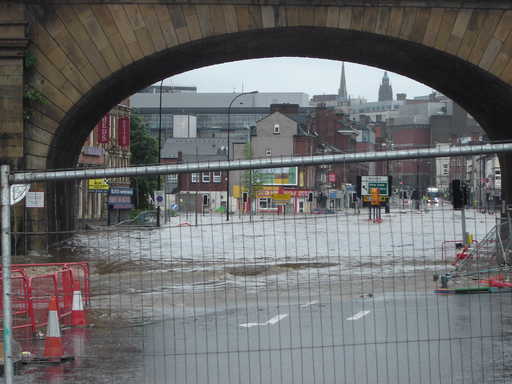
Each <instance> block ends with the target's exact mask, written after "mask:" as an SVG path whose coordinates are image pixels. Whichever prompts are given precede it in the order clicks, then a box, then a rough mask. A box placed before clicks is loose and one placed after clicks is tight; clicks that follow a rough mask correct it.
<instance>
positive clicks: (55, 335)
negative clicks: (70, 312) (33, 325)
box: [43, 296, 64, 359]
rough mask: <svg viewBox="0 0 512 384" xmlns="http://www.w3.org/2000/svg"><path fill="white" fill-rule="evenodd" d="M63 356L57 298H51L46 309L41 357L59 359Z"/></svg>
mask: <svg viewBox="0 0 512 384" xmlns="http://www.w3.org/2000/svg"><path fill="white" fill-rule="evenodd" d="M63 354H64V349H63V348H62V338H61V335H60V326H59V314H58V307H57V298H56V297H55V296H52V298H51V300H50V306H49V307H48V327H47V329H46V340H45V342H44V353H43V356H44V357H45V358H47V359H61V358H62V356H63Z"/></svg>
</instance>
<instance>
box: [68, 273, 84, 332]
mask: <svg viewBox="0 0 512 384" xmlns="http://www.w3.org/2000/svg"><path fill="white" fill-rule="evenodd" d="M86 325H87V320H86V318H85V310H84V303H83V301H82V292H81V291H80V283H79V282H78V281H76V282H75V284H74V285H73V306H72V308H71V326H72V327H84V326H86Z"/></svg>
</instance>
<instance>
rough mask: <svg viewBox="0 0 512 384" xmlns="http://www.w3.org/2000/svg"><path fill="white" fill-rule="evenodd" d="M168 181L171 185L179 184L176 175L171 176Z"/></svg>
mask: <svg viewBox="0 0 512 384" xmlns="http://www.w3.org/2000/svg"><path fill="white" fill-rule="evenodd" d="M167 181H168V182H169V183H170V184H178V175H177V174H176V173H172V174H170V175H169V177H168V179H167Z"/></svg>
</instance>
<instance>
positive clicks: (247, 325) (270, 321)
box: [240, 313, 288, 328]
mask: <svg viewBox="0 0 512 384" xmlns="http://www.w3.org/2000/svg"><path fill="white" fill-rule="evenodd" d="M286 317H288V314H287V313H282V314H280V315H277V316H274V317H273V318H271V319H268V320H267V321H265V322H264V323H243V324H240V326H241V327H243V328H252V327H258V326H263V325H269V324H270V325H274V324H277V323H279V322H280V321H281V320H283V319H284V318H286Z"/></svg>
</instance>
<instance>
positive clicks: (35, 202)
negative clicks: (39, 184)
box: [25, 192, 44, 208]
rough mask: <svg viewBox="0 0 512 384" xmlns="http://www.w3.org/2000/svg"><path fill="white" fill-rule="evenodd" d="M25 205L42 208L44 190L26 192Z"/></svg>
mask: <svg viewBox="0 0 512 384" xmlns="http://www.w3.org/2000/svg"><path fill="white" fill-rule="evenodd" d="M25 206H26V207H27V208H44V192H27V197H26V198H25Z"/></svg>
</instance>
